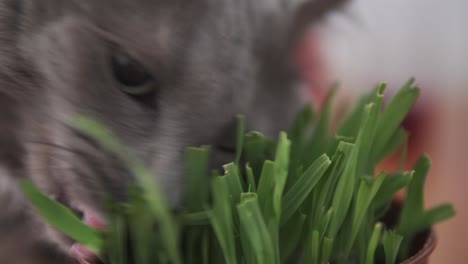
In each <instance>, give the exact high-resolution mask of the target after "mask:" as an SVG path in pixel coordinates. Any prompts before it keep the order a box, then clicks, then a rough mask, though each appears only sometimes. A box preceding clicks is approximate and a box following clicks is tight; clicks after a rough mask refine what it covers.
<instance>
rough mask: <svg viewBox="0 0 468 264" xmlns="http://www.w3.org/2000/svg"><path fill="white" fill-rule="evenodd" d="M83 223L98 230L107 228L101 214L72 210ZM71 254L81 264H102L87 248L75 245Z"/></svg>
mask: <svg viewBox="0 0 468 264" xmlns="http://www.w3.org/2000/svg"><path fill="white" fill-rule="evenodd" d="M72 210H73V211H74V212H75V213H76V214H77V215H78V216H79V217H80V218H81V219H82V221H83V222H84V223H85V224H87V225H89V226H91V227H94V228H96V229H104V228H105V227H106V224H105V220H104V217H102V215H101V214H99V213H97V212H95V211H94V210H91V209H82V210H79V209H72ZM69 254H70V255H71V256H73V257H74V258H76V259H77V260H78V261H79V262H80V263H100V260H99V258H98V256H97V255H96V254H95V253H93V252H92V251H91V250H89V249H87V248H86V247H85V246H83V245H81V244H79V243H76V242H75V243H74V244H73V245H72V246H71V247H70V250H69Z"/></svg>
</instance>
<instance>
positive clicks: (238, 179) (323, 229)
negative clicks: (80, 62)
mask: <svg viewBox="0 0 468 264" xmlns="http://www.w3.org/2000/svg"><path fill="white" fill-rule="evenodd" d="M413 83H414V81H413V80H410V81H408V82H407V83H406V84H405V85H403V87H402V88H401V89H400V90H399V92H398V93H397V94H396V95H395V96H394V97H393V98H392V100H390V102H389V103H388V104H387V105H385V106H384V105H383V93H384V90H385V85H384V84H380V85H378V86H377V87H376V88H375V89H374V90H373V91H372V92H371V93H369V94H368V95H365V96H363V97H362V98H361V99H360V100H358V102H357V103H356V106H355V108H354V109H353V110H352V111H350V112H349V114H348V115H347V116H346V117H345V118H343V119H342V120H340V123H339V126H338V129H337V130H336V131H335V132H332V129H331V104H332V100H333V97H334V94H335V92H336V89H332V90H331V92H330V94H329V96H328V99H327V102H326V104H325V107H324V109H323V110H322V111H321V112H320V113H314V112H313V111H312V110H311V108H310V107H306V108H304V109H303V110H302V111H300V112H299V113H298V115H297V118H296V120H295V122H294V123H293V124H292V126H291V128H290V129H289V131H288V132H282V133H281V134H280V135H279V137H278V139H277V140H271V139H267V138H265V137H264V136H263V135H262V134H261V133H258V132H249V133H246V131H244V129H245V125H244V119H243V117H239V118H238V120H239V126H238V129H237V153H236V156H235V160H234V161H233V162H232V163H230V164H227V165H226V166H225V167H224V169H225V174H224V175H223V176H220V175H216V174H214V175H210V173H209V167H208V163H209V147H201V148H189V149H187V151H186V159H185V164H181V166H184V168H185V170H184V171H185V176H186V183H187V184H186V190H185V194H186V198H187V199H186V200H187V202H186V204H185V208H184V210H182V211H181V212H179V213H173V212H171V210H170V209H169V207H168V205H167V203H166V201H165V200H164V196H163V195H162V192H161V190H160V189H159V187H158V185H157V184H156V182H155V180H154V178H155V177H153V176H152V175H151V173H150V172H149V171H148V170H147V169H146V167H145V166H144V164H142V163H141V162H140V161H139V160H138V159H137V158H135V157H134V156H132V155H131V154H129V153H130V152H129V151H128V149H127V148H126V147H125V146H123V145H121V144H120V143H119V141H118V140H117V139H116V137H114V136H113V134H112V132H111V131H109V130H107V129H106V128H105V127H103V126H102V125H101V124H100V123H99V122H96V121H94V120H93V119H90V118H88V117H84V116H80V117H78V118H77V119H75V120H74V122H73V124H72V125H73V126H74V127H75V128H77V129H79V130H81V131H83V132H85V133H87V134H88V135H90V136H91V137H93V138H95V139H96V140H97V141H98V142H99V143H100V144H101V145H102V147H103V148H106V149H107V150H109V151H111V152H113V153H115V154H116V155H117V156H118V157H119V158H120V159H121V160H122V162H124V163H125V165H126V166H127V167H128V168H129V169H130V170H131V171H132V172H133V174H134V175H136V179H135V180H136V182H135V184H134V186H131V187H129V197H130V198H129V200H128V201H127V202H126V203H124V204H117V203H111V204H110V206H109V210H108V215H109V219H108V220H109V226H108V229H107V230H105V231H97V230H94V229H92V228H90V227H87V226H85V225H84V224H82V223H81V222H80V221H79V220H78V219H77V218H76V217H75V216H74V215H73V214H72V213H71V212H70V211H69V210H68V209H67V208H64V207H63V206H61V205H60V204H58V203H57V202H54V201H51V200H49V199H48V198H47V197H46V196H44V195H42V194H41V193H40V192H39V191H38V190H37V189H35V187H34V186H33V185H32V184H31V183H29V182H27V181H25V182H23V183H22V187H23V190H24V191H25V193H26V194H27V196H28V198H29V199H30V200H31V202H32V203H33V205H34V206H35V207H36V208H37V210H38V212H39V213H40V214H41V215H43V216H44V217H45V218H46V219H47V220H48V221H49V223H50V224H52V225H53V226H55V227H56V228H58V229H59V230H61V231H63V232H64V233H65V234H67V235H69V236H71V237H73V238H75V239H76V240H77V241H79V242H81V243H82V244H84V245H87V246H88V247H90V249H92V250H94V251H95V252H97V253H99V254H100V256H101V257H102V258H103V260H104V261H105V262H106V263H108V264H125V263H139V264H150V263H151V264H152V263H228V264H232V263H246V264H250V263H261V264H262V263H265V264H270V263H271V264H274V263H289V262H288V261H291V260H294V261H295V262H297V263H319V264H321V263H323V264H326V263H350V262H352V263H366V264H370V263H375V261H376V260H377V259H379V260H381V261H385V262H386V263H395V261H396V260H402V259H405V258H407V257H408V254H410V253H411V252H410V251H409V248H410V244H411V241H412V240H413V238H414V237H415V236H416V235H417V234H418V233H419V232H421V231H424V230H426V229H427V228H429V227H430V226H432V225H434V224H436V223H438V222H440V221H443V220H445V219H447V218H450V217H452V216H453V215H454V210H453V208H452V207H451V206H450V205H442V206H439V207H436V208H433V209H430V210H425V209H424V207H423V186H424V182H425V177H426V175H427V172H428V169H429V166H430V161H429V159H428V158H427V157H426V156H422V157H421V159H420V160H419V161H418V162H417V164H416V165H415V167H414V171H409V172H404V171H396V172H391V173H386V172H380V173H378V175H376V176H374V172H375V169H376V166H377V164H378V163H379V162H380V161H381V160H382V159H383V158H384V157H385V156H387V155H388V154H390V153H392V152H394V151H395V150H397V149H398V148H399V147H401V145H402V144H404V142H406V138H407V136H406V132H405V131H404V130H403V129H402V128H401V126H400V124H401V122H402V121H403V119H404V118H405V116H406V115H407V113H408V111H409V110H410V109H411V107H412V105H413V104H414V102H415V101H416V99H417V97H418V94H419V89H418V88H417V87H416V86H414V84H413ZM403 188H407V195H406V198H405V200H404V204H403V208H402V212H401V215H400V218H399V221H398V223H397V225H396V226H386V225H385V223H382V222H380V221H381V217H382V216H383V215H384V214H385V212H386V210H387V209H388V208H389V207H390V205H391V202H392V200H393V196H394V194H395V193H396V192H397V191H399V190H401V189H403Z"/></svg>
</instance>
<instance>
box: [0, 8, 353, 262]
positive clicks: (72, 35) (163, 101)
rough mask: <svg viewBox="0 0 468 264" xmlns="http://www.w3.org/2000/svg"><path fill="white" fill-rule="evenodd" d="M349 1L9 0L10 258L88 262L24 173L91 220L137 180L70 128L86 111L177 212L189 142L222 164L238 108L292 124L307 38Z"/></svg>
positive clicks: (5, 159)
mask: <svg viewBox="0 0 468 264" xmlns="http://www.w3.org/2000/svg"><path fill="white" fill-rule="evenodd" d="M343 2H345V1H344V0H310V1H307V0H191V1H181V0H112V1H110V0H41V1H33V0H0V130H1V131H0V144H1V145H0V163H1V168H0V208H1V209H2V213H1V215H0V263H74V262H75V260H74V259H72V258H70V257H69V256H68V254H67V250H68V248H69V247H70V246H71V244H72V241H70V240H69V239H67V238H65V237H64V236H62V235H60V234H59V233H58V232H55V231H53V230H52V229H51V228H49V227H47V225H45V224H44V223H43V222H42V221H41V220H40V218H39V217H37V216H35V214H34V212H33V210H30V208H29V207H28V205H27V203H26V202H25V200H24V198H23V197H22V195H21V194H20V192H19V191H18V186H17V183H16V180H17V179H18V178H19V177H28V178H30V179H32V180H33V181H34V182H35V183H36V184H37V185H38V186H40V188H41V189H42V190H43V191H45V192H46V193H47V194H49V195H50V196H52V197H54V198H56V199H57V200H59V201H61V202H63V203H65V204H66V205H67V206H70V207H71V208H73V209H74V210H76V211H77V213H81V214H84V215H86V214H87V213H89V212H94V213H95V214H96V215H99V212H101V207H100V203H99V201H101V200H102V197H103V195H104V194H106V193H111V194H112V195H113V196H114V197H116V198H117V199H125V190H126V186H127V184H128V182H129V181H131V180H132V175H131V174H130V173H129V172H128V170H127V169H126V168H124V167H122V165H121V162H119V161H118V160H117V159H116V158H115V157H114V156H113V155H112V154H111V153H107V152H106V151H104V150H102V148H100V147H99V145H98V144H96V142H94V141H93V140H91V139H90V138H89V137H87V136H86V135H84V134H82V133H80V132H79V131H77V130H75V129H73V128H72V127H70V126H69V125H68V124H69V123H68V122H69V120H70V118H71V117H73V116H74V115H75V114H76V113H84V114H87V115H91V116H93V117H95V118H97V119H99V120H100V121H101V122H103V123H104V124H105V125H106V126H108V127H110V128H111V129H113V131H114V132H115V133H116V134H117V136H118V137H119V139H120V140H121V141H122V142H123V143H124V144H125V145H127V146H129V147H130V148H131V151H133V152H134V153H135V154H136V155H138V157H140V158H141V159H142V160H143V161H145V163H146V165H147V166H148V167H150V168H151V169H153V171H154V175H156V177H157V180H158V181H159V182H160V184H161V186H162V187H163V189H164V190H165V192H166V195H167V199H168V201H169V202H170V203H171V205H172V206H173V207H178V206H180V205H181V204H182V203H183V197H182V189H183V184H184V183H183V178H182V173H181V166H180V164H181V161H182V156H183V150H184V148H185V147H188V146H199V145H205V144H209V145H211V146H212V152H213V166H214V167H218V166H220V165H221V164H223V163H224V162H227V161H230V160H232V150H233V143H234V140H233V135H232V134H231V132H232V131H233V127H234V116H235V115H236V114H238V113H242V114H245V115H246V116H247V117H248V121H249V122H248V129H249V130H259V131H262V132H263V133H265V134H266V135H268V136H272V137H275V136H276V135H277V133H278V132H279V131H280V130H281V129H284V128H285V127H287V125H288V123H289V122H290V119H291V117H292V115H293V114H294V112H295V111H296V110H297V107H298V106H300V105H301V104H302V103H303V98H304V97H303V96H301V94H300V90H299V89H296V88H295V82H296V81H297V78H296V76H295V69H294V65H293V63H292V61H291V60H290V58H291V56H290V55H291V50H292V47H294V44H295V40H297V38H298V36H299V35H300V34H301V32H302V31H303V29H304V28H305V27H306V26H307V25H309V24H310V23H313V22H315V21H316V20H318V19H320V18H321V17H322V16H323V15H324V14H326V13H327V12H328V11H329V10H331V9H335V8H337V7H339V6H340V5H342V4H343ZM207 184H208V181H207Z"/></svg>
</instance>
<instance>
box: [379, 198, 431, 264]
mask: <svg viewBox="0 0 468 264" xmlns="http://www.w3.org/2000/svg"><path fill="white" fill-rule="evenodd" d="M401 207H402V201H401V200H400V199H395V200H394V201H393V203H392V207H391V208H390V210H389V212H388V213H387V215H386V216H385V217H384V219H383V222H385V223H386V224H387V225H389V226H395V225H396V223H397V221H398V216H399V214H400V210H401ZM436 245H437V237H436V233H435V231H434V229H433V228H431V229H430V230H427V231H424V232H421V233H420V234H419V235H417V236H416V237H415V239H414V241H413V245H412V248H411V256H412V257H410V258H408V259H407V260H404V261H403V262H400V264H428V263H429V257H430V255H431V254H432V252H433V251H434V249H435V247H436Z"/></svg>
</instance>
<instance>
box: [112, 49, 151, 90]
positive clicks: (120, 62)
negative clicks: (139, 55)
mask: <svg viewBox="0 0 468 264" xmlns="http://www.w3.org/2000/svg"><path fill="white" fill-rule="evenodd" d="M112 71H113V74H114V78H115V79H116V80H117V81H118V82H119V84H120V89H121V90H122V91H123V92H125V93H127V94H129V95H135V96H139V95H146V94H149V93H151V92H153V90H154V89H155V88H156V84H155V80H154V79H153V77H152V76H151V75H150V74H149V73H148V71H147V70H146V69H145V67H143V65H141V64H140V63H139V62H138V61H136V60H134V59H132V58H131V57H130V56H128V55H126V54H124V53H115V54H113V55H112Z"/></svg>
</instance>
